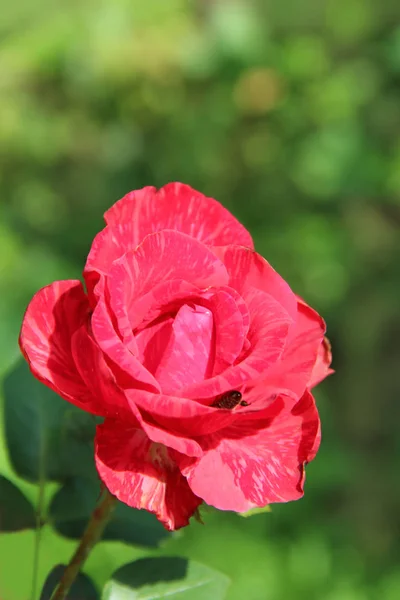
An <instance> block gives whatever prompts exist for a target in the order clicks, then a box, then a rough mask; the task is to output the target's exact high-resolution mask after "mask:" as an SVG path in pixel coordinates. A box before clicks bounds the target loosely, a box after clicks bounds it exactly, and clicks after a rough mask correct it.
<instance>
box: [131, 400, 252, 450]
mask: <svg viewBox="0 0 400 600" xmlns="http://www.w3.org/2000/svg"><path fill="white" fill-rule="evenodd" d="M126 397H127V398H128V401H129V403H130V405H131V406H132V405H134V406H137V407H138V408H139V409H140V411H141V412H142V413H143V414H145V415H147V414H148V415H151V417H152V419H153V420H154V422H155V423H157V424H158V425H159V427H160V428H161V429H163V430H164V431H169V432H175V435H177V436H185V437H188V438H191V437H192V438H195V439H197V438H198V437H199V436H200V435H206V434H207V433H212V432H214V431H218V430H219V429H222V428H223V427H226V426H227V425H229V424H230V423H232V422H233V421H234V420H235V418H236V415H235V413H234V412H233V411H230V410H222V409H218V408H213V407H210V406H207V405H206V404H201V403H199V402H196V401H195V400H191V399H189V398H183V397H182V398H181V397H177V396H170V395H166V394H151V393H149V392H146V391H144V390H127V391H126ZM209 402H211V400H209ZM241 410H242V409H241ZM148 435H149V437H150V438H151V439H153V440H154V441H161V439H160V438H157V439H156V438H155V437H153V436H152V435H151V434H150V433H148ZM163 443H165V444H166V445H170V446H171V447H173V448H174V449H175V450H178V451H179V452H182V450H181V449H180V448H178V447H177V446H176V444H174V445H172V444H167V442H163ZM198 448H200V446H198ZM194 450H195V451H196V452H197V449H196V448H192V454H191V455H192V456H195V455H196V456H197V455H199V454H198V453H197V454H194V453H193V451H194ZM182 453H183V454H187V453H186V452H182ZM200 454H201V452H200Z"/></svg>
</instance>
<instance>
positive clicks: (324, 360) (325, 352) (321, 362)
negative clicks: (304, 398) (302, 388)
mask: <svg viewBox="0 0 400 600" xmlns="http://www.w3.org/2000/svg"><path fill="white" fill-rule="evenodd" d="M331 362H332V351H331V345H330V342H329V340H328V338H327V337H324V339H323V340H322V344H321V345H320V347H319V351H318V356H317V360H316V363H315V365H314V368H313V370H312V373H311V377H310V380H309V382H308V387H309V388H310V389H312V388H313V387H315V386H316V385H318V384H319V383H321V381H323V380H324V379H325V377H328V375H332V373H334V372H335V371H334V370H333V369H330V368H329V367H330V364H331Z"/></svg>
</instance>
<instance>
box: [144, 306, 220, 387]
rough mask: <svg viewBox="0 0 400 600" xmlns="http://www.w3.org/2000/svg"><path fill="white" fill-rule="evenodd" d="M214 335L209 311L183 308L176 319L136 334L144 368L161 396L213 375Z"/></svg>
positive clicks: (198, 307) (190, 307) (191, 307)
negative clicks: (142, 344) (154, 380)
mask: <svg viewBox="0 0 400 600" xmlns="http://www.w3.org/2000/svg"><path fill="white" fill-rule="evenodd" d="M164 325H165V326H164ZM154 329H156V332H155V334H154V335H153V330H154ZM213 332H214V326H213V315H212V313H211V311H210V310H208V309H206V308H204V307H203V306H198V305H194V306H193V305H192V306H188V305H186V304H184V305H183V306H182V307H181V308H180V309H179V311H178V313H177V315H176V317H175V319H173V320H172V319H168V320H167V321H165V322H163V323H160V324H157V325H156V326H155V327H150V328H148V329H145V330H143V331H142V332H140V333H139V335H138V336H137V338H138V342H139V344H140V343H141V342H142V341H143V338H145V341H144V348H143V353H144V357H145V364H146V366H147V367H148V368H150V369H151V370H152V373H153V374H154V376H155V377H156V379H157V381H158V383H159V384H160V386H161V389H162V391H163V392H164V393H166V394H168V393H174V391H176V390H178V389H180V388H182V387H184V386H187V385H190V384H191V383H197V382H199V381H203V380H204V378H206V377H207V376H208V375H209V373H211V372H212V368H213V363H214V350H213V347H214V340H213ZM149 336H150V337H149Z"/></svg>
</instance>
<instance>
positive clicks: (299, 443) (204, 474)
mask: <svg viewBox="0 0 400 600" xmlns="http://www.w3.org/2000/svg"><path fill="white" fill-rule="evenodd" d="M319 431H320V430H319V418H318V413H317V409H316V406H315V403H314V399H313V397H312V396H311V394H310V393H309V392H308V391H307V392H306V393H305V394H304V396H303V398H302V399H301V400H300V401H299V402H298V403H297V404H296V405H295V406H294V407H293V406H292V403H291V402H290V401H289V404H288V405H286V400H285V399H284V398H279V399H277V401H276V402H275V403H274V404H273V405H272V406H271V407H269V408H268V409H267V410H266V411H264V413H260V414H259V419H258V420H257V421H256V420H252V419H249V420H246V418H245V417H242V418H240V417H237V422H236V423H234V424H233V425H231V426H230V427H228V428H227V429H225V430H223V431H220V432H216V433H215V434H213V435H209V436H207V437H206V438H204V439H203V440H200V443H201V444H202V445H203V449H204V455H203V456H202V457H201V458H199V459H193V458H192V459H189V458H186V457H182V458H181V459H180V468H181V471H182V473H183V475H185V477H187V480H188V483H189V486H190V487H191V489H192V490H193V492H194V493H195V494H196V495H197V496H199V497H200V498H202V499H203V500H204V501H205V502H206V503H207V504H210V505H212V506H215V507H216V508H218V509H220V510H233V511H235V512H246V511H247V510H250V509H251V508H255V507H257V506H265V505H267V504H271V503H273V502H288V501H290V500H297V499H298V498H300V497H301V496H302V495H303V482H304V465H305V463H307V462H309V461H310V460H311V459H312V458H313V457H314V455H315V452H316V450H317V447H318V443H319V435H320V434H319Z"/></svg>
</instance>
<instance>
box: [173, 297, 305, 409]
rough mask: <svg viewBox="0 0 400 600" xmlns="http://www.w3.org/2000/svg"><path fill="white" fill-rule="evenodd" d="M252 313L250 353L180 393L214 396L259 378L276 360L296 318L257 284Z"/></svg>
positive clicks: (249, 302) (250, 302)
mask: <svg viewBox="0 0 400 600" xmlns="http://www.w3.org/2000/svg"><path fill="white" fill-rule="evenodd" d="M246 295H247V307H248V310H249V314H250V319H251V321H250V328H249V333H248V342H249V350H248V351H247V355H245V356H243V357H242V358H241V359H239V360H238V361H237V362H236V364H234V365H232V366H231V367H229V368H227V369H226V370H225V371H224V372H223V373H221V374H220V375H217V376H215V377H211V378H210V379H207V380H205V381H203V382H201V383H198V384H197V385H192V386H190V387H187V388H184V389H182V390H181V391H180V392H179V393H178V394H177V395H179V396H186V397H188V398H210V397H213V396H218V395H219V394H222V393H224V392H227V391H229V390H236V389H237V390H240V388H241V386H244V385H246V384H248V382H249V381H250V382H251V381H252V380H253V379H257V378H259V377H260V376H261V375H262V374H263V373H264V372H266V371H267V370H268V369H269V368H271V367H272V365H273V364H274V363H276V362H277V361H278V360H279V358H280V356H281V355H282V352H283V350H284V347H285V344H286V339H287V336H288V332H289V329H290V327H291V326H292V323H293V322H292V319H291V318H290V316H289V315H288V313H287V312H286V310H285V309H284V308H283V307H282V305H281V304H279V303H278V302H277V301H276V300H275V299H274V298H272V296H269V295H268V294H265V293H264V292H261V291H259V290H256V289H254V288H252V289H251V288H249V289H248V290H247V291H246Z"/></svg>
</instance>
